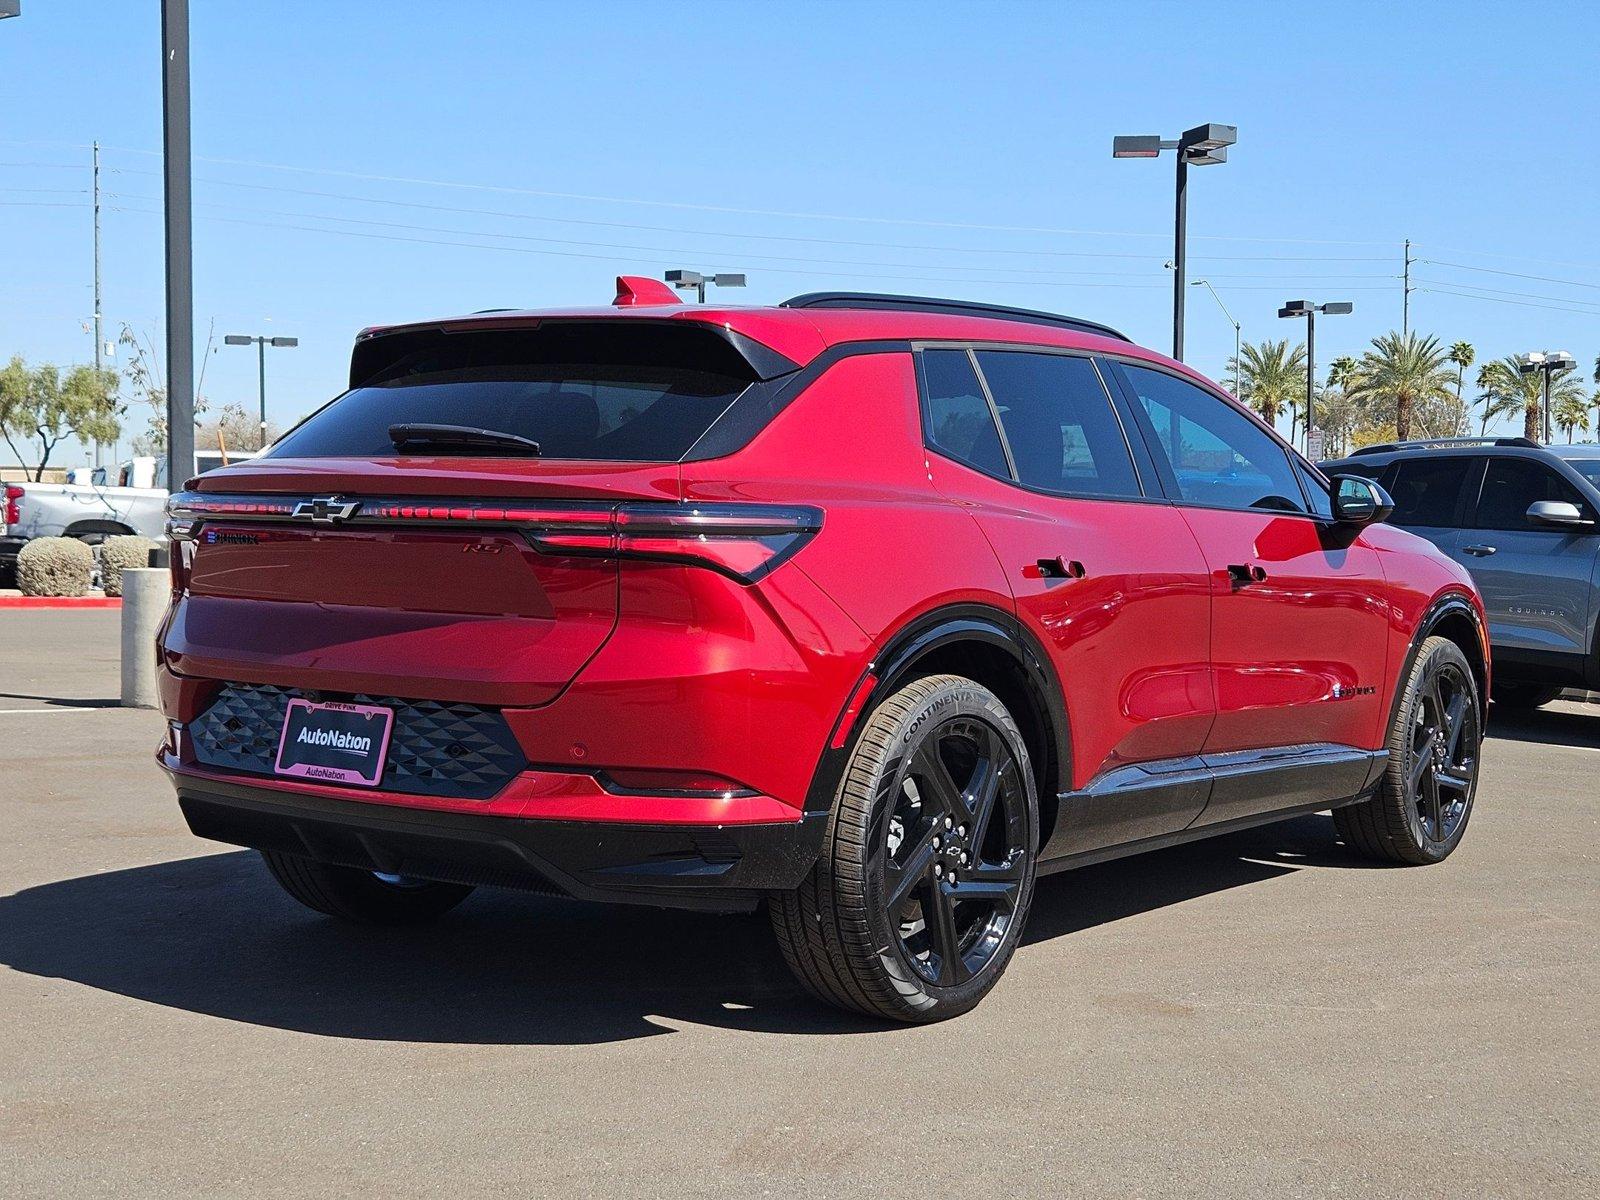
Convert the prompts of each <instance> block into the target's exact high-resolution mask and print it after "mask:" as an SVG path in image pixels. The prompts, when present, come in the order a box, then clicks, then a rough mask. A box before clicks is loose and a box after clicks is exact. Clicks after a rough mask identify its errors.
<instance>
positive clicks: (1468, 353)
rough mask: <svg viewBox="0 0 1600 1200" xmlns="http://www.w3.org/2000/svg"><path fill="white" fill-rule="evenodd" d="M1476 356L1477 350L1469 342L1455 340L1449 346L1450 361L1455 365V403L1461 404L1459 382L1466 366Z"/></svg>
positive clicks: (1460, 382)
mask: <svg viewBox="0 0 1600 1200" xmlns="http://www.w3.org/2000/svg"><path fill="white" fill-rule="evenodd" d="M1476 357H1478V352H1477V351H1476V350H1474V349H1473V348H1472V343H1471V342H1456V343H1455V344H1454V345H1452V346H1451V347H1450V361H1451V362H1453V363H1455V365H1456V404H1457V405H1458V406H1460V405H1461V384H1462V381H1463V379H1464V377H1465V376H1466V373H1467V368H1468V367H1470V366H1471V365H1472V360H1473V359H1474V358H1476Z"/></svg>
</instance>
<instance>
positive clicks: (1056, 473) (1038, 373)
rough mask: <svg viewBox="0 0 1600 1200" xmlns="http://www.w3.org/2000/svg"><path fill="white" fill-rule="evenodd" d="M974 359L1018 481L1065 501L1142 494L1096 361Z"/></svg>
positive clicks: (1033, 356)
mask: <svg viewBox="0 0 1600 1200" xmlns="http://www.w3.org/2000/svg"><path fill="white" fill-rule="evenodd" d="M977 359H978V366H979V368H980V369H981V370H982V372H983V378H984V381H985V382H986V383H987V384H988V385H989V393H990V395H992V396H993V397H994V405H995V409H996V411H997V412H998V413H999V416H1000V427H1001V428H1002V429H1003V430H1004V431H1005V437H1006V445H1007V446H1008V447H1009V448H1010V450H1011V458H1012V461H1013V462H1014V463H1015V464H1016V468H1017V479H1018V481H1019V482H1021V483H1023V484H1025V485H1026V486H1028V487H1031V488H1038V489H1039V490H1040V491H1045V492H1054V493H1057V494H1059V495H1063V496H1111V497H1121V496H1139V495H1142V493H1141V491H1140V489H1139V477H1138V475H1137V474H1136V473H1135V472H1134V468H1133V459H1132V457H1131V456H1130V455H1129V453H1128V444H1127V441H1126V440H1125V439H1124V437H1123V433H1122V425H1121V423H1120V422H1119V421H1118V420H1117V416H1116V413H1115V411H1114V410H1113V409H1112V407H1111V398H1110V397H1109V396H1107V395H1106V390H1105V388H1104V386H1102V385H1101V383H1100V375H1099V373H1098V372H1097V371H1096V370H1095V369H1094V364H1093V363H1091V362H1090V361H1089V360H1088V359H1086V358H1077V357H1074V356H1071V355H1065V354H1038V353H1031V352H1027V351H1013V350H980V351H978V354H977Z"/></svg>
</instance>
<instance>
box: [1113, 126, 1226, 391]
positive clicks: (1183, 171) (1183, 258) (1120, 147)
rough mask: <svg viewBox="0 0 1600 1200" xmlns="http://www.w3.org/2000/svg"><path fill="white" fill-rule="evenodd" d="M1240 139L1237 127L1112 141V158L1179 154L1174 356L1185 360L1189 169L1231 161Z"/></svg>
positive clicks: (1198, 128)
mask: <svg viewBox="0 0 1600 1200" xmlns="http://www.w3.org/2000/svg"><path fill="white" fill-rule="evenodd" d="M1238 140H1239V130H1238V127H1237V126H1234V125H1215V124H1212V125H1196V126H1195V127H1194V128H1193V129H1190V130H1187V131H1186V132H1185V133H1184V134H1183V136H1182V137H1179V138H1176V139H1171V140H1163V139H1162V137H1161V136H1160V135H1159V134H1137V135H1133V136H1119V137H1115V138H1112V139H1111V157H1112V158H1159V157H1160V155H1161V152H1162V151H1163V150H1176V151H1177V152H1178V187H1177V196H1176V203H1175V204H1174V209H1173V234H1172V265H1173V279H1172V357H1173V358H1175V359H1177V360H1178V361H1179V362H1182V361H1183V289H1184V286H1185V285H1186V283H1187V280H1185V279H1184V272H1185V268H1186V266H1187V259H1188V242H1189V232H1188V209H1189V167H1190V165H1191V164H1193V165H1194V166H1197V167H1206V166H1210V165H1211V164H1213V163H1223V162H1227V161H1228V147H1229V146H1231V145H1233V144H1234V143H1235V142H1236V141H1238Z"/></svg>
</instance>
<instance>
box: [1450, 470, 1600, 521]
mask: <svg viewBox="0 0 1600 1200" xmlns="http://www.w3.org/2000/svg"><path fill="white" fill-rule="evenodd" d="M1539 500H1565V501H1567V502H1568V503H1569V504H1576V505H1577V506H1578V508H1579V509H1580V510H1582V511H1583V512H1584V515H1586V516H1590V517H1592V516H1593V515H1594V513H1593V510H1592V509H1590V507H1589V505H1587V504H1586V503H1585V502H1584V499H1583V497H1582V496H1580V495H1579V494H1578V490H1577V489H1576V488H1574V487H1573V486H1572V485H1571V484H1569V483H1568V482H1567V481H1566V480H1565V479H1563V478H1561V476H1559V475H1557V474H1556V473H1555V472H1554V471H1552V470H1551V469H1550V468H1549V467H1547V466H1545V465H1544V464H1543V463H1539V462H1534V461H1532V460H1531V459H1526V458H1491V459H1490V460H1489V466H1488V469H1487V470H1486V471H1485V472H1484V476H1483V490H1482V492H1480V493H1479V495H1478V518H1477V523H1478V527H1479V528H1480V529H1537V530H1540V531H1541V532H1545V533H1548V532H1552V530H1551V529H1550V527H1549V526H1548V525H1539V524H1536V523H1535V522H1533V521H1530V520H1528V507H1529V506H1530V505H1532V504H1534V503H1535V502H1537V501H1539ZM1556 532H1559V531H1556Z"/></svg>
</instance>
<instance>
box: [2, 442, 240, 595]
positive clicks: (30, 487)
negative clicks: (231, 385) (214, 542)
mask: <svg viewBox="0 0 1600 1200" xmlns="http://www.w3.org/2000/svg"><path fill="white" fill-rule="evenodd" d="M254 457H255V454H253V453H250V452H248V451H247V452H244V453H229V455H228V461H229V462H239V461H241V460H243V459H247V458H254ZM222 465H224V464H223V458H222V454H221V453H220V452H219V451H216V450H200V451H196V453H195V468H196V471H197V472H198V473H204V472H206V471H210V470H214V469H215V468H217V467H220V466H222ZM68 478H69V479H71V480H74V482H71V483H28V482H23V483H7V484H4V485H0V486H3V488H4V492H3V494H0V577H4V579H5V580H6V581H7V582H8V581H9V578H10V576H11V575H12V572H13V571H14V569H15V567H16V562H17V554H18V553H19V552H20V551H21V549H22V547H23V546H25V545H27V543H28V542H30V541H32V540H33V539H34V538H41V537H71V538H77V539H78V540H80V541H82V542H85V543H87V544H88V545H89V547H90V548H91V549H92V548H94V547H96V546H98V545H100V543H102V542H104V541H105V540H106V538H108V537H115V536H116V535H117V534H119V533H136V534H139V535H140V536H142V537H147V538H151V539H153V540H155V541H161V540H163V539H164V538H165V536H166V535H165V525H166V507H167V488H166V462H165V460H163V459H157V458H153V457H150V456H140V457H137V458H131V459H129V460H128V461H126V462H124V463H121V464H119V465H118V466H117V467H115V468H106V467H94V468H83V467H78V468H75V469H74V470H72V471H70V472H68ZM78 480H83V482H76V481H78ZM0 586H4V584H0Z"/></svg>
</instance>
